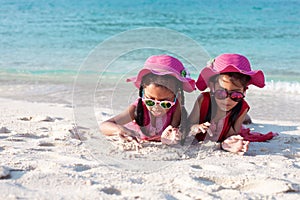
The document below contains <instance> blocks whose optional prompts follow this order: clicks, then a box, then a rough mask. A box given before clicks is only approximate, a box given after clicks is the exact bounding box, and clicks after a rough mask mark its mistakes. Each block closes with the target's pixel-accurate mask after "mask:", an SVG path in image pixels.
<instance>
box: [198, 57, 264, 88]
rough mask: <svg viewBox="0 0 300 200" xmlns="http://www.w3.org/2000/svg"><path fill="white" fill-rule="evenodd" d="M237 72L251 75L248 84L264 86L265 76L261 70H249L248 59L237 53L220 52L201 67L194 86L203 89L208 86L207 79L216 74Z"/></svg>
mask: <svg viewBox="0 0 300 200" xmlns="http://www.w3.org/2000/svg"><path fill="white" fill-rule="evenodd" d="M227 72H238V73H241V74H245V75H248V76H250V77H251V79H250V81H249V83H248V85H251V84H252V85H255V86H257V87H260V88H262V87H264V86H265V76H264V74H263V72H262V71H261V70H251V65H250V62H249V60H248V59H247V58H246V57H245V56H242V55H239V54H229V53H226V54H221V55H219V56H218V57H216V58H215V59H213V60H212V61H211V62H209V63H208V65H207V66H206V67H205V68H203V69H202V70H201V72H200V74H199V77H198V80H197V82H196V86H197V88H198V89H199V90H201V91H203V90H205V89H206V88H207V87H208V82H209V79H210V78H211V77H212V76H214V75H217V74H222V73H227Z"/></svg>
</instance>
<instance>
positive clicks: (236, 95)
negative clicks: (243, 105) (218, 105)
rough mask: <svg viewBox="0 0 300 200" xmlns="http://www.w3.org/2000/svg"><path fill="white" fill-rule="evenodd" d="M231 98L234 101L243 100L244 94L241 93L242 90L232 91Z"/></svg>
mask: <svg viewBox="0 0 300 200" xmlns="http://www.w3.org/2000/svg"><path fill="white" fill-rule="evenodd" d="M230 98H231V99H232V100H233V101H241V100H242V99H243V98H244V94H243V93H241V92H232V93H231V94H230Z"/></svg>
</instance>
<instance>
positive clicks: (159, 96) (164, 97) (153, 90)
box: [144, 84, 175, 117]
mask: <svg viewBox="0 0 300 200" xmlns="http://www.w3.org/2000/svg"><path fill="white" fill-rule="evenodd" d="M144 97H145V98H147V99H152V100H156V101H171V102H174V99H175V94H174V93H173V92H172V91H171V90H169V89H167V88H165V87H161V86H157V85H155V84H150V85H148V86H146V87H144ZM147 109H148V110H149V111H150V112H151V114H152V115H153V116H155V117H160V116H163V115H164V114H166V113H167V112H168V110H169V109H165V108H162V107H161V106H160V105H159V104H158V103H157V104H155V105H154V106H147Z"/></svg>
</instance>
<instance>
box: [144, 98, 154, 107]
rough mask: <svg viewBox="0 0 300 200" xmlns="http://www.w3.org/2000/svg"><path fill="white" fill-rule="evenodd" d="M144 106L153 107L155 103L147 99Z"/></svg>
mask: <svg viewBox="0 0 300 200" xmlns="http://www.w3.org/2000/svg"><path fill="white" fill-rule="evenodd" d="M145 104H146V105H147V106H154V105H155V101H152V100H151V99H147V100H145Z"/></svg>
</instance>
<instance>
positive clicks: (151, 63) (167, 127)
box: [100, 55, 195, 144]
mask: <svg viewBox="0 0 300 200" xmlns="http://www.w3.org/2000/svg"><path fill="white" fill-rule="evenodd" d="M127 81H128V82H133V83H134V85H135V86H136V87H137V88H138V89H139V97H138V99H137V100H136V101H135V102H134V103H132V104H131V105H130V106H129V107H128V108H127V109H126V110H125V111H124V112H122V113H120V114H118V115H117V116H114V117H112V118H111V119H109V120H107V121H105V122H103V123H101V126H100V130H101V132H102V133H103V134H105V135H108V136H111V135H119V136H120V137H121V138H122V139H124V140H125V141H132V140H133V139H135V140H137V141H140V140H148V141H162V142H163V143H165V144H174V143H177V142H178V141H179V140H180V139H181V133H180V132H181V131H183V130H184V128H187V126H185V124H184V123H186V118H187V114H186V110H185V108H184V106H183V105H184V93H183V91H186V92H192V91H194V90H195V81H194V80H193V79H191V78H190V77H189V76H188V73H187V71H186V69H185V68H184V66H183V64H182V63H181V62H180V61H179V60H178V59H176V58H174V57H172V56H169V55H155V56H151V57H149V58H148V59H147V60H146V62H145V64H144V67H143V68H142V69H141V70H140V71H139V73H138V75H137V76H136V77H133V78H129V79H127ZM180 124H181V126H180ZM179 126H180V127H181V131H179Z"/></svg>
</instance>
